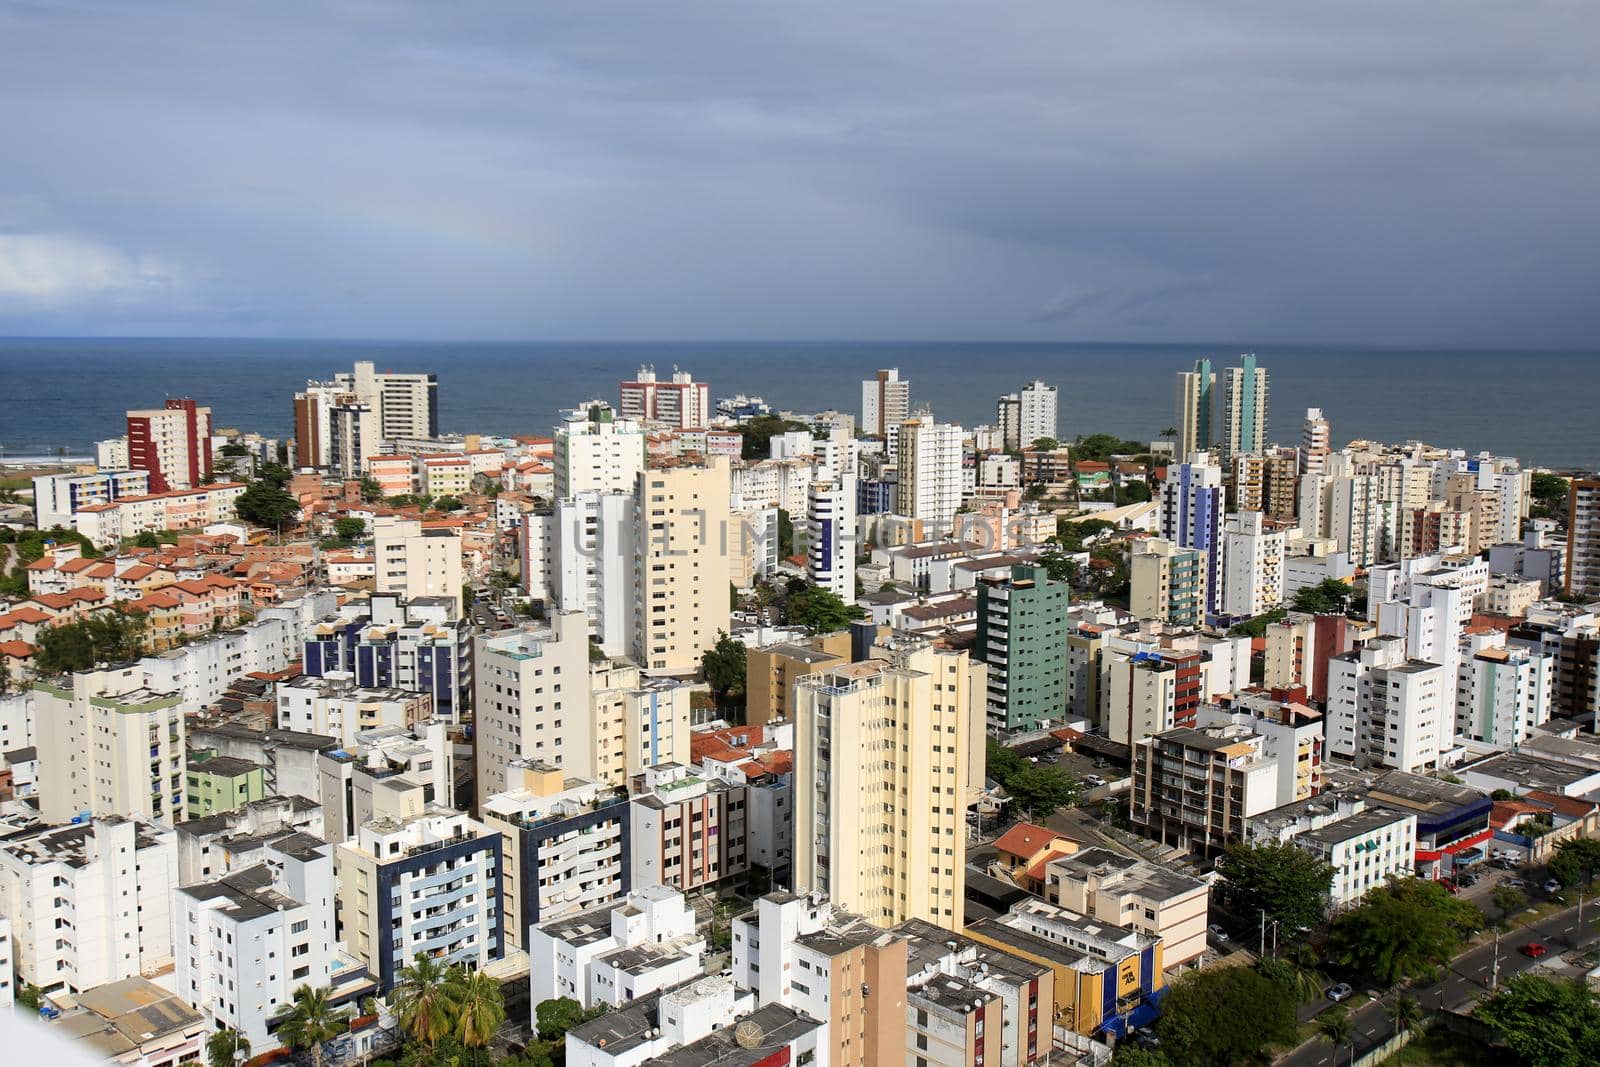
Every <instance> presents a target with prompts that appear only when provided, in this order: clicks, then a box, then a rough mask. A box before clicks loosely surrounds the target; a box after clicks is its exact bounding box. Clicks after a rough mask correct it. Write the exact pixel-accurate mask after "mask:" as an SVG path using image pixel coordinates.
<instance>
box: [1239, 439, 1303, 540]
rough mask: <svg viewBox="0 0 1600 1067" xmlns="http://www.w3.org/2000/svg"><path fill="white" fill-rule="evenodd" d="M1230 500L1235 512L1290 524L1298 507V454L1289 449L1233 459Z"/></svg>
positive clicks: (1279, 449)
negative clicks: (1262, 516) (1259, 514)
mask: <svg viewBox="0 0 1600 1067" xmlns="http://www.w3.org/2000/svg"><path fill="white" fill-rule="evenodd" d="M1232 469H1233V500H1234V507H1235V509H1236V510H1238V511H1260V512H1265V513H1266V515H1267V517H1268V518H1270V519H1274V520H1276V521H1278V522H1283V523H1291V522H1293V521H1294V519H1295V515H1296V512H1297V510H1298V509H1299V506H1300V454H1299V452H1298V451H1297V450H1296V449H1293V448H1272V449H1268V450H1267V451H1265V452H1241V453H1239V454H1237V455H1235V456H1234V457H1233V467H1232Z"/></svg>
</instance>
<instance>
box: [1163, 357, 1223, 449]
mask: <svg viewBox="0 0 1600 1067" xmlns="http://www.w3.org/2000/svg"><path fill="white" fill-rule="evenodd" d="M1216 385H1217V376H1216V373H1215V372H1213V371H1212V369H1211V361H1210V360H1209V359H1197V360H1195V363H1194V370H1192V371H1181V372H1179V374H1178V402H1177V408H1176V414H1175V415H1174V417H1173V428H1174V429H1176V430H1177V431H1178V437H1177V440H1176V441H1174V442H1173V451H1174V458H1176V459H1177V460H1178V461H1179V462H1180V463H1187V462H1188V461H1189V460H1190V459H1191V458H1193V457H1194V456H1196V455H1197V454H1199V453H1201V452H1208V451H1210V449H1211V448H1212V446H1214V445H1216V444H1217V443H1218V442H1219V438H1218V437H1217V435H1216V434H1217V430H1220V427H1213V425H1212V419H1213V418H1214V417H1215V413H1216V406H1217V405H1216V396H1215V390H1216Z"/></svg>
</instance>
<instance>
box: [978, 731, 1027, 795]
mask: <svg viewBox="0 0 1600 1067" xmlns="http://www.w3.org/2000/svg"><path fill="white" fill-rule="evenodd" d="M1027 766H1028V761H1027V760H1025V759H1023V758H1022V757H1021V756H1019V755H1017V754H1016V753H1015V752H1013V751H1012V750H1011V749H1009V748H1007V747H1006V746H1005V745H1002V744H1001V743H1000V742H998V741H990V742H988V747H987V748H986V749H985V750H984V757H983V769H984V773H985V774H987V775H988V776H989V777H990V778H993V779H994V780H995V781H997V782H999V783H1000V784H1001V785H1005V784H1006V782H1007V781H1009V780H1010V779H1011V778H1012V776H1014V775H1016V774H1017V773H1018V772H1020V771H1021V770H1022V769H1023V768H1025V767H1027Z"/></svg>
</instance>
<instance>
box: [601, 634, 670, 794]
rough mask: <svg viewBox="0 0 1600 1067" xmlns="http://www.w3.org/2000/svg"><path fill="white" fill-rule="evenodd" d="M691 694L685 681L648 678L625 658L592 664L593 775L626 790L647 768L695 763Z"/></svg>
mask: <svg viewBox="0 0 1600 1067" xmlns="http://www.w3.org/2000/svg"><path fill="white" fill-rule="evenodd" d="M691 692H692V690H691V688H690V687H689V686H688V685H687V684H685V683H681V682H677V681H674V680H673V679H670V678H650V677H647V676H646V675H644V674H642V673H641V672H640V670H639V668H638V667H636V666H634V665H633V664H631V663H629V662H627V661H626V660H608V661H604V662H601V663H595V664H591V665H590V668H589V693H590V696H589V706H590V708H591V714H590V716H589V721H590V723H591V729H592V731H593V738H594V777H595V778H596V779H598V780H600V781H602V782H605V783H607V784H609V785H613V786H617V787H619V788H625V787H626V786H627V785H628V783H629V782H630V781H632V780H633V778H634V776H635V775H638V774H641V773H643V772H644V770H645V769H646V768H647V767H654V766H657V765H658V764H662V763H681V764H684V765H688V764H689V763H692V762H693V759H692V758H691V756H690V752H689V737H690V733H691V730H690V712H691V708H690V703H691V701H690V694H691Z"/></svg>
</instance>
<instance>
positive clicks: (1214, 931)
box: [1206, 923, 1228, 941]
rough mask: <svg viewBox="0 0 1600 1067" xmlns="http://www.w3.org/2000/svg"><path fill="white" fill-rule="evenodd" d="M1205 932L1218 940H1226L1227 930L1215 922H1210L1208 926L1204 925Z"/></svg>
mask: <svg viewBox="0 0 1600 1067" xmlns="http://www.w3.org/2000/svg"><path fill="white" fill-rule="evenodd" d="M1206 933H1208V934H1210V935H1211V936H1212V937H1213V938H1215V939H1216V940H1218V941H1226V940H1228V931H1226V930H1224V929H1223V928H1222V927H1221V926H1220V925H1219V924H1217V923H1212V924H1211V925H1210V926H1208V927H1206Z"/></svg>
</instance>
